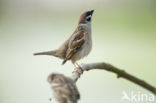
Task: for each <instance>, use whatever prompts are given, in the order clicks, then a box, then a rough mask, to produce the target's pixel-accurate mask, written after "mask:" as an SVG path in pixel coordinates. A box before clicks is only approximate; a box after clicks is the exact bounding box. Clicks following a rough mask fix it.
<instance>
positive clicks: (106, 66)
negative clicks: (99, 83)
mask: <svg viewBox="0 0 156 103" xmlns="http://www.w3.org/2000/svg"><path fill="white" fill-rule="evenodd" d="M93 69H100V70H106V71H109V72H113V73H115V74H117V78H120V77H122V78H124V79H127V80H129V81H131V82H133V83H135V84H138V85H139V86H141V87H143V88H145V89H147V90H149V91H151V92H152V93H154V94H155V95H156V88H155V87H154V86H152V85H150V84H148V83H147V82H145V81H143V80H141V79H139V78H137V77H135V76H133V75H131V74H129V73H126V72H125V71H124V70H121V69H119V68H116V67H114V66H112V65H111V64H108V63H90V64H83V65H81V68H76V69H75V71H73V76H72V78H73V79H74V80H75V82H76V81H77V80H78V78H79V77H80V76H81V75H82V74H83V71H88V70H93Z"/></svg>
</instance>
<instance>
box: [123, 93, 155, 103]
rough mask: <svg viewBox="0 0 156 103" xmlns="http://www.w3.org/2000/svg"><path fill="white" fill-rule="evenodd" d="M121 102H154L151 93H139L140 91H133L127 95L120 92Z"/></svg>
mask: <svg viewBox="0 0 156 103" xmlns="http://www.w3.org/2000/svg"><path fill="white" fill-rule="evenodd" d="M121 99H122V101H130V102H138V103H139V102H140V103H141V102H142V103H144V102H148V103H149V102H154V101H155V98H154V95H153V94H151V93H148V94H147V93H141V92H140V91H138V92H134V91H130V92H129V93H127V92H126V91H123V92H122V98H121Z"/></svg>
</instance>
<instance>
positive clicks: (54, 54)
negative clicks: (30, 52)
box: [34, 50, 57, 56]
mask: <svg viewBox="0 0 156 103" xmlns="http://www.w3.org/2000/svg"><path fill="white" fill-rule="evenodd" d="M34 55H53V56H57V55H56V51H55V50H54V51H46V52H39V53H34Z"/></svg>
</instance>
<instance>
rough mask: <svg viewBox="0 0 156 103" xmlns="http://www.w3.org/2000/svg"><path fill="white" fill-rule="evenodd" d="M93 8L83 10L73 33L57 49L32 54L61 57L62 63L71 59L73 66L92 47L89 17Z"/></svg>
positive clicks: (76, 64)
mask: <svg viewBox="0 0 156 103" xmlns="http://www.w3.org/2000/svg"><path fill="white" fill-rule="evenodd" d="M93 12H94V10H90V11H86V12H84V13H83V14H82V15H81V16H80V19H79V22H78V26H77V28H76V30H75V31H74V33H73V34H72V35H71V36H70V37H69V39H68V40H66V41H65V42H64V43H63V44H62V45H61V46H60V47H59V48H58V49H56V50H52V51H47V52H40V53H34V55H52V56H55V57H58V58H61V59H63V62H62V64H65V63H66V61H68V60H71V61H72V63H73V64H74V66H78V67H80V66H79V65H78V63H77V62H76V61H78V60H80V59H82V58H83V57H85V56H87V55H88V54H89V52H90V51H91V48H92V34H91V19H92V14H93Z"/></svg>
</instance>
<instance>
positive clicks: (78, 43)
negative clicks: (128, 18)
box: [62, 30, 85, 64]
mask: <svg viewBox="0 0 156 103" xmlns="http://www.w3.org/2000/svg"><path fill="white" fill-rule="evenodd" d="M84 33H85V31H84V30H77V31H76V32H75V34H74V35H73V37H72V39H71V41H70V42H69V47H68V49H67V51H66V56H65V59H64V61H63V63H62V64H65V63H66V61H67V60H70V59H71V58H72V56H73V55H74V54H75V53H76V52H77V50H78V49H80V48H81V47H82V45H83V44H84V42H85V41H84Z"/></svg>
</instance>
